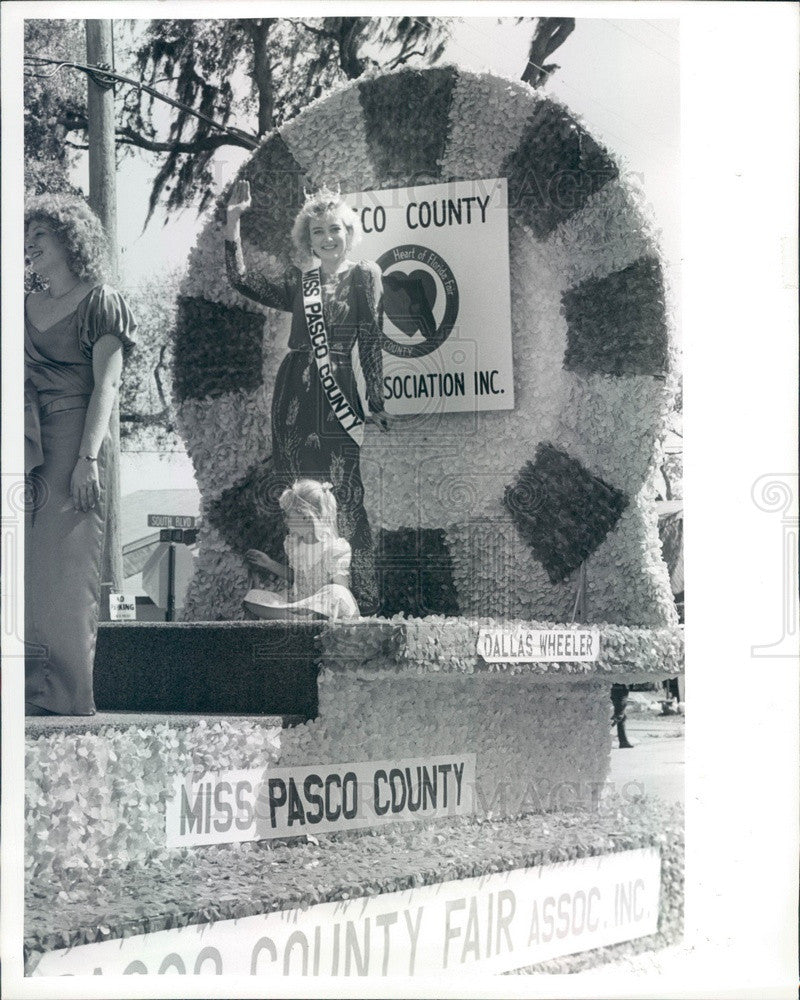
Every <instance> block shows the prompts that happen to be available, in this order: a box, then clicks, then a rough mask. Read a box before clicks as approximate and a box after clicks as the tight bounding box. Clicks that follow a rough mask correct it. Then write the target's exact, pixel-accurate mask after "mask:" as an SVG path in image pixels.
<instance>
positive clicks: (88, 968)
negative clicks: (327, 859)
mask: <svg viewBox="0 0 800 1000" xmlns="http://www.w3.org/2000/svg"><path fill="white" fill-rule="evenodd" d="M660 874H661V858H660V855H659V852H658V850H657V849H656V848H644V849H640V850H634V851H624V852H620V853H619V854H605V855H600V856H597V857H593V858H581V859H579V860H576V861H568V862H562V863H559V864H553V865H542V866H540V867H537V868H522V869H513V870H511V871H507V872H499V873H497V874H493V875H487V876H483V877H481V878H468V879H460V880H458V881H452V882H440V883H437V884H434V885H425V886H421V887H420V888H418V889H410V890H407V891H405V892H391V893H385V894H383V895H377V896H375V895H373V896H366V897H361V898H355V899H349V900H338V901H337V902H335V903H321V904H317V905H316V906H311V907H309V908H308V909H306V910H289V911H282V912H277V913H267V914H263V915H258V916H252V917H241V918H240V919H238V920H220V921H217V922H215V923H214V924H199V925H190V926H188V927H180V928H174V929H172V930H166V931H156V932H154V933H152V934H141V935H136V936H133V937H128V938H124V939H119V940H109V941H102V942H99V943H96V944H88V945H80V946H78V947H76V948H71V949H69V950H67V949H63V950H59V951H53V952H49V953H46V954H45V955H43V957H42V959H41V960H40V962H39V964H38V966H37V967H36V969H35V970H34V972H33V974H34V975H41V976H66V975H81V974H83V975H92V974H93V975H96V976H97V975H106V976H108V975H120V974H122V975H132V974H135V973H139V974H143V975H148V974H149V975H163V974H165V973H178V974H182V975H205V976H214V975H217V976H222V975H251V976H268V977H270V978H272V979H274V978H275V977H276V976H415V975H437V974H442V973H447V974H449V975H453V976H457V975H459V974H466V975H469V974H471V973H474V972H484V973H490V974H492V973H500V972H508V971H510V970H512V969H519V968H522V967H523V966H526V965H533V964H536V963H538V962H545V961H547V960H549V959H553V958H560V957H561V956H563V955H571V954H575V953H576V952H582V951H588V950H590V949H592V948H602V947H606V946H608V945H611V944H617V943H618V942H620V941H631V940H633V939H634V938H640V937H644V936H645V935H648V934H654V933H655V932H656V930H657V927H658V907H659V890H660Z"/></svg>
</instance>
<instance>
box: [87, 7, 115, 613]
mask: <svg viewBox="0 0 800 1000" xmlns="http://www.w3.org/2000/svg"><path fill="white" fill-rule="evenodd" d="M84 24H85V28H86V61H87V63H88V64H89V65H90V66H107V67H109V68H113V65H112V64H113V60H114V55H113V42H112V35H111V32H112V27H111V21H108V20H103V21H100V20H86V21H85V22H84ZM86 84H87V88H88V121H89V205H90V206H91V207H92V209H93V210H94V211H95V212H96V214H97V215H98V216H99V218H100V221H101V222H102V223H103V225H104V227H105V230H106V235H107V237H108V243H109V248H110V259H109V271H110V273H109V275H108V277H109V280H110V281H111V282H112V283H113V284H116V283H117V281H118V280H119V250H118V242H117V160H116V146H115V142H114V89H113V84H112V83H111V82H110V81H109V82H108V83H106V82H105V81H103V80H102V78H99V82H98V79H94V78H93V77H91V76H88V77H87V80H86ZM110 427H111V434H112V438H113V440H115V441H116V442H119V397H118V398H117V401H116V402H115V404H114V410H113V412H112V414H111V421H110ZM105 475H106V481H105V483H103V484H102V485H103V488H104V490H105V493H106V511H107V513H106V518H107V520H106V536H105V545H104V547H103V562H102V571H101V576H100V579H101V583H102V585H103V591H104V593H103V600H102V607H101V616H102V617H106V618H107V617H108V612H107V604H108V597H107V594H108V591H109V590H115V591H121V590H122V585H123V571H122V532H121V525H120V475H119V448H118V447H116V448H112V449H111V455H110V456H109V461H108V463H107V466H106V473H105ZM104 611H105V614H104V613H103V612H104Z"/></svg>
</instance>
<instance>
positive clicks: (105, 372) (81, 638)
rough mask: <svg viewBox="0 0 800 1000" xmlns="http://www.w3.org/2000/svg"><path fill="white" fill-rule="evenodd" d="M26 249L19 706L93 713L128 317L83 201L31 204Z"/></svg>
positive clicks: (101, 237)
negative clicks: (32, 282)
mask: <svg viewBox="0 0 800 1000" xmlns="http://www.w3.org/2000/svg"><path fill="white" fill-rule="evenodd" d="M25 254H26V257H27V259H28V262H29V264H30V267H31V269H32V270H33V271H35V272H36V274H37V275H38V276H39V278H40V279H42V281H43V282H44V283H45V285H46V287H45V289H44V290H43V291H39V292H31V293H30V294H29V295H27V296H26V299H25V466H26V468H25V471H26V473H27V474H28V475H29V476H30V477H31V478H30V481H29V495H30V496H32V497H36V503H33V504H32V508H33V509H32V511H31V513H30V516H29V518H28V520H27V521H26V536H25V637H26V643H27V646H26V650H27V655H26V663H25V712H26V714H28V715H51V714H54V715H92V714H94V710H95V708H94V694H93V685H92V675H93V670H94V651H95V642H96V638H97V621H98V608H99V600H100V571H101V559H102V553H103V543H104V535H105V525H106V509H107V500H108V486H109V484H108V483H107V482H106V471H107V467H108V462H109V458H110V457H111V455H112V449H118V448H119V443H118V441H116V440H114V438H113V435H112V433H111V432H110V429H109V427H110V420H111V414H112V411H113V407H114V401H115V399H116V395H117V391H118V389H119V381H120V374H121V371H122V362H123V355H124V353H125V352H126V351H127V350H128V349H129V348H130V347H131V346H132V345H133V334H134V331H135V329H136V323H135V321H134V319H133V316H132V315H131V313H130V310H129V309H128V307H127V305H126V304H125V301H124V299H123V298H122V296H121V295H120V294H119V292H117V291H115V290H114V289H113V288H111V287H110V286H109V285H106V284H104V283H103V272H104V266H105V262H106V257H107V246H106V239H105V234H104V232H103V228H102V225H101V224H100V221H99V219H98V218H97V217H96V216H95V215H94V213H93V212H92V211H91V210H90V209H89V208H88V206H87V205H86V204H85V202H83V201H82V200H81V199H80V198H75V197H72V196H68V195H42V196H40V197H37V198H34V199H32V200H31V201H30V202H29V203H28V205H27V206H26V212H25Z"/></svg>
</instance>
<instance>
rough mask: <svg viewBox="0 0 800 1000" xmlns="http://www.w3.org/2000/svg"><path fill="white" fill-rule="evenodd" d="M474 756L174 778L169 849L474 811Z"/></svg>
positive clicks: (168, 820) (169, 807)
mask: <svg viewBox="0 0 800 1000" xmlns="http://www.w3.org/2000/svg"><path fill="white" fill-rule="evenodd" d="M474 789H475V754H462V755H460V756H452V757H440V756H435V757H425V758H419V759H414V760H399V761H398V760H394V761H370V762H359V763H355V764H319V765H312V766H306V767H267V768H251V769H242V770H236V771H221V772H217V773H207V774H204V775H203V776H202V777H201V778H200V779H199V780H193V778H192V775H191V774H187V775H184V776H182V777H180V776H179V777H177V778H176V779H175V792H174V795H173V797H172V798H171V799H170V800H169V801H168V802H167V815H166V842H167V847H168V848H176V847H199V846H201V845H203V844H230V843H237V842H243V841H248V840H268V839H269V838H271V837H298V836H303V835H305V834H309V833H310V834H317V833H332V832H334V831H337V830H359V829H363V828H364V827H370V826H383V825H385V824H386V823H397V822H401V821H414V820H421V819H425V820H430V819H434V818H437V817H445V816H451V817H452V816H467V815H470V814H471V813H472V812H473V808H474V806H473V793H474Z"/></svg>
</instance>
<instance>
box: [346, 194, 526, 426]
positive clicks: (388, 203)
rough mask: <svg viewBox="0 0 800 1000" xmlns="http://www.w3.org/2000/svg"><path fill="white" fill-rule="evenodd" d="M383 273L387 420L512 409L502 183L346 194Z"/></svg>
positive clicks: (367, 251)
mask: <svg viewBox="0 0 800 1000" xmlns="http://www.w3.org/2000/svg"><path fill="white" fill-rule="evenodd" d="M346 199H347V201H348V203H349V204H350V205H351V207H353V208H354V209H355V210H356V211H357V212H358V213H359V215H360V217H361V224H362V228H363V230H364V239H363V241H362V243H361V244H360V245H359V247H358V255H359V256H360V257H364V258H367V259H369V260H374V261H376V262H377V263H378V265H379V266H380V268H381V271H382V272H383V305H384V321H383V369H384V378H383V388H384V400H385V405H386V410H387V411H388V412H389V413H397V414H411V413H453V412H464V411H467V412H474V411H476V410H510V409H513V408H514V381H513V377H512V356H511V292H510V285H509V255H508V197H507V185H506V181H505V178H490V179H479V180H470V181H451V182H449V183H447V184H420V185H416V186H414V187H408V188H390V189H385V190H378V191H363V192H360V193H356V194H352V195H348V196H346Z"/></svg>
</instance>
